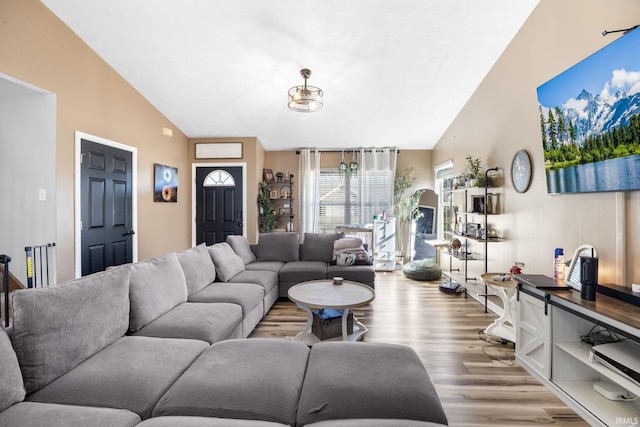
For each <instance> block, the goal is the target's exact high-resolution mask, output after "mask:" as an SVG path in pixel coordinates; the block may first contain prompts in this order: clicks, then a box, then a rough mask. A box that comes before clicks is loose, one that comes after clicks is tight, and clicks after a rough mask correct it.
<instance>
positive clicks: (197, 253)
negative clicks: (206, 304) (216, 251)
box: [176, 243, 216, 295]
mask: <svg viewBox="0 0 640 427" xmlns="http://www.w3.org/2000/svg"><path fill="white" fill-rule="evenodd" d="M176 256H177V257H178V261H180V265H181V266H182V271H183V272H184V278H185V280H186V282H187V291H188V294H189V295H193V294H195V293H196V292H200V291H201V290H203V289H204V288H205V287H206V286H207V285H209V284H210V283H212V282H215V280H216V266H215V265H214V264H213V261H212V260H211V256H210V255H209V251H208V250H207V246H206V245H205V244H204V243H201V244H199V245H198V246H196V247H195V248H190V249H187V250H186V251H182V252H178V253H177V254H176Z"/></svg>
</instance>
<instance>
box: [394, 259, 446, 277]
mask: <svg viewBox="0 0 640 427" xmlns="http://www.w3.org/2000/svg"><path fill="white" fill-rule="evenodd" d="M402 272H403V273H404V275H405V276H406V277H407V278H409V279H413V280H420V281H431V280H438V279H439V278H440V277H442V268H440V266H439V265H438V264H436V263H435V262H433V261H431V260H430V259H423V260H417V261H411V262H408V263H406V264H405V265H404V267H403V268H402Z"/></svg>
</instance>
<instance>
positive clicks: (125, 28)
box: [41, 0, 538, 150]
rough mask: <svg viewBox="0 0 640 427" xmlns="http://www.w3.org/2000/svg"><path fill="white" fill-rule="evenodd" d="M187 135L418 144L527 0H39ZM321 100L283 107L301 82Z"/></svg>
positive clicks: (447, 115) (472, 79)
mask: <svg viewBox="0 0 640 427" xmlns="http://www.w3.org/2000/svg"><path fill="white" fill-rule="evenodd" d="M41 1H42V3H44V4H45V5H46V6H47V7H48V8H49V9H50V10H51V11H52V12H53V13H54V14H55V15H57V16H58V17H59V18H60V19H61V20H62V21H63V22H65V23H66V25H68V26H69V27H70V28H71V29H72V30H73V31H74V32H75V33H76V34H77V35H78V36H79V37H80V38H81V39H82V40H84V41H85V42H86V43H87V44H88V45H89V46H90V47H91V48H92V49H93V50H94V51H95V52H97V54H98V55H100V56H101V57H102V58H103V59H104V60H105V61H106V62H107V63H108V64H110V65H111V67H113V68H114V69H115V70H116V71H117V72H118V73H119V74H120V75H122V77H123V78H124V79H125V80H127V81H128V82H129V83H130V84H131V85H132V86H133V87H135V88H136V89H137V90H138V91H139V92H140V93H141V94H142V95H143V96H144V97H145V98H146V99H148V100H149V102H150V103H151V104H153V105H154V106H155V107H156V108H157V109H158V110H159V111H160V112H162V113H163V114H164V115H165V116H166V117H167V118H168V119H169V120H171V121H172V122H173V123H174V124H175V125H176V126H177V127H178V128H179V129H180V130H181V131H182V132H183V133H185V134H186V135H187V136H188V137H191V138H200V137H236V136H238V137H244V136H256V137H258V138H259V140H260V141H261V143H262V145H263V146H264V148H265V149H266V150H289V149H296V148H300V147H318V148H349V147H398V148H401V149H430V148H433V146H434V145H435V144H436V143H437V142H438V139H439V138H440V137H441V136H442V134H443V133H444V132H445V131H446V129H447V128H448V126H449V124H450V123H451V122H452V121H453V120H454V119H455V117H456V115H457V114H458V112H459V111H460V110H461V108H462V107H463V106H464V105H465V103H466V102H467V100H468V99H469V97H470V96H471V95H472V94H473V92H474V90H475V89H476V88H477V86H478V85H479V84H480V82H481V81H482V79H483V78H484V76H485V75H486V74H487V72H488V71H489V70H490V69H491V67H492V66H493V64H494V63H495V62H496V60H497V59H498V58H499V56H500V55H501V53H502V52H503V51H504V49H505V48H506V47H507V45H508V44H509V42H510V41H511V39H512V38H513V37H514V35H515V34H516V33H517V32H518V30H519V29H520V27H521V26H522V24H523V23H524V21H525V20H526V19H527V17H528V16H529V15H530V13H531V12H532V10H533V9H534V8H535V6H536V5H537V3H538V0H482V1H480V0H322V1H320V0H272V1H267V0H227V1H223V0H41ZM302 68H309V69H311V71H312V75H311V78H310V79H309V85H313V86H318V87H320V88H322V89H323V90H324V92H325V96H324V108H323V109H322V110H320V111H318V112H315V113H298V112H293V111H291V110H289V109H288V108H287V91H288V89H289V88H290V87H292V86H295V85H300V84H302V83H303V80H302V77H301V76H300V69H302Z"/></svg>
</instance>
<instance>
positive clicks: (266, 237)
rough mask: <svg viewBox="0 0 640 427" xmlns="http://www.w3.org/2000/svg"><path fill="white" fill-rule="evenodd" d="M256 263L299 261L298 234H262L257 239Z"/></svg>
mask: <svg viewBox="0 0 640 427" xmlns="http://www.w3.org/2000/svg"><path fill="white" fill-rule="evenodd" d="M257 252H258V257H257V258H258V261H280V262H291V261H299V260H300V239H299V237H298V233H283V232H277V231H276V232H273V233H263V234H261V235H260V237H259V239H258V251H257Z"/></svg>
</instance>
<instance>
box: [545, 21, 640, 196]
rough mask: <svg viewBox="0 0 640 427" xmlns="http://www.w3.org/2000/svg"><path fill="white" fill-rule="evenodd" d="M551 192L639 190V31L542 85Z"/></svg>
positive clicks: (548, 177) (547, 172) (548, 183)
mask: <svg viewBox="0 0 640 427" xmlns="http://www.w3.org/2000/svg"><path fill="white" fill-rule="evenodd" d="M538 102H539V121H540V133H541V138H542V148H543V152H544V161H545V169H546V177H547V190H548V192H549V193H579V192H599V191H627V190H636V189H640V32H638V31H637V30H635V31H632V32H631V33H629V34H627V35H625V36H623V37H621V38H619V39H618V40H616V41H615V42H613V43H611V44H610V45H608V46H606V47H605V48H603V49H601V50H600V51H598V52H596V53H595V54H593V55H591V56H590V57H588V58H586V59H585V60H583V61H581V62H580V63H578V64H576V65H575V66H573V67H571V68H570V69H568V70H566V71H565V72H563V73H562V74H560V75H558V76H556V77H555V78H553V79H552V80H549V81H548V82H546V83H545V84H543V85H542V86H540V87H539V88H538Z"/></svg>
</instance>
